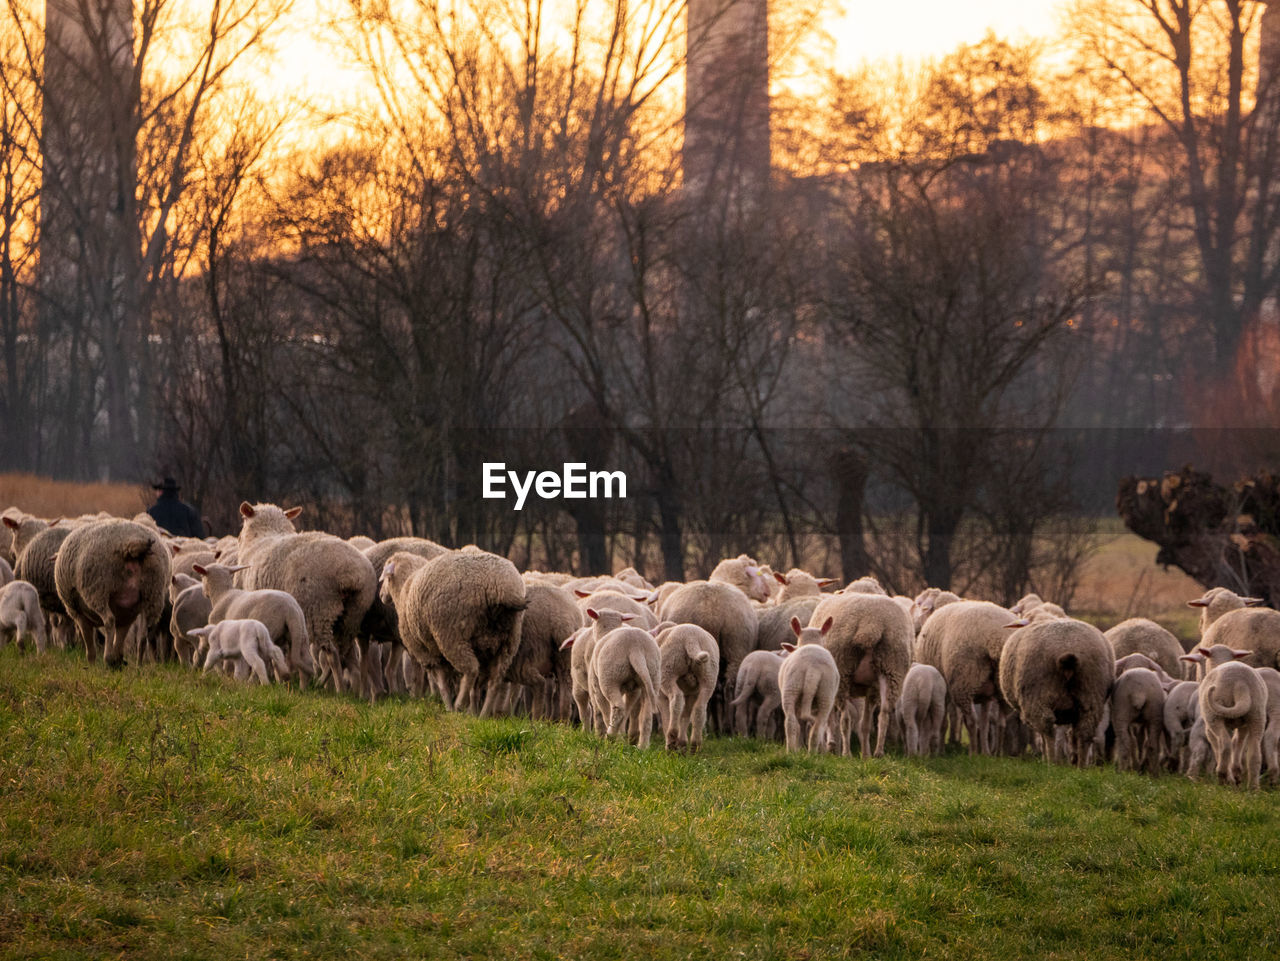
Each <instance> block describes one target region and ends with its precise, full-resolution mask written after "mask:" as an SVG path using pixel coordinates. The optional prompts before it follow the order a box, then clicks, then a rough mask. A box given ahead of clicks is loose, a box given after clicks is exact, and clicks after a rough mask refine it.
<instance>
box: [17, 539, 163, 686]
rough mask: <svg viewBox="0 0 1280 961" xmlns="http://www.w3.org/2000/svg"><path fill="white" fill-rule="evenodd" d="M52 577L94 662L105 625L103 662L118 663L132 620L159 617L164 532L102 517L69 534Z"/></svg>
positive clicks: (149, 623)
mask: <svg viewBox="0 0 1280 961" xmlns="http://www.w3.org/2000/svg"><path fill="white" fill-rule="evenodd" d="M45 533H46V534H47V533H48V531H46V532H45ZM37 540H38V538H37ZM35 543H36V541H33V542H32V545H34V544H35ZM30 549H31V548H30V547H28V549H27V551H26V552H24V555H23V556H24V557H25V556H26V553H28V552H29V551H30ZM53 575H54V584H55V586H56V588H57V591H58V598H59V599H60V600H61V601H62V605H63V607H64V608H65V609H66V612H67V614H68V615H69V616H70V617H71V619H72V620H73V621H74V622H75V625H76V631H77V633H78V634H79V635H80V640H81V642H82V643H83V644H84V647H85V653H86V655H87V657H88V658H89V660H90V661H94V660H96V653H97V643H96V640H95V637H94V630H95V628H98V627H101V628H102V629H103V631H104V632H105V634H106V637H107V644H106V652H105V656H104V660H105V661H106V664H107V666H108V667H119V666H121V665H123V664H124V641H125V636H126V635H127V634H128V632H129V628H130V627H132V626H133V623H134V622H135V621H140V622H141V624H142V627H143V629H144V630H150V629H151V628H152V627H154V626H155V624H156V623H157V622H158V621H159V620H160V615H161V613H162V612H163V610H164V601H165V597H166V593H167V592H166V588H167V586H168V584H169V551H168V550H167V549H166V548H165V546H164V542H163V541H162V540H161V539H160V535H159V534H157V533H156V532H155V531H153V530H152V529H150V528H149V527H146V526H144V525H142V524H135V523H134V522H133V521H123V520H104V521H97V522H94V523H90V524H86V525H85V526H83V527H77V528H76V529H75V530H73V531H72V532H71V533H70V534H69V535H67V538H66V540H65V541H63V542H62V547H61V548H60V549H59V550H58V556H57V560H56V561H55V562H54V569H53Z"/></svg>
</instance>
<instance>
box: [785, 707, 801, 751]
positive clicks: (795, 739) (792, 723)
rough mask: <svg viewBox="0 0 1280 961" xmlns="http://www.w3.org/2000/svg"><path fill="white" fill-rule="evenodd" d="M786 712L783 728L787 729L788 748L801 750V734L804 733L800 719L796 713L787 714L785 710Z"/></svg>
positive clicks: (789, 749)
mask: <svg viewBox="0 0 1280 961" xmlns="http://www.w3.org/2000/svg"><path fill="white" fill-rule="evenodd" d="M784 714H785V717H786V720H785V721H783V729H784V730H785V731H786V735H787V750H788V751H799V750H800V744H801V740H800V736H801V733H802V731H801V727H800V719H799V718H798V717H796V716H795V714H794V713H789V714H787V713H786V712H785V710H784Z"/></svg>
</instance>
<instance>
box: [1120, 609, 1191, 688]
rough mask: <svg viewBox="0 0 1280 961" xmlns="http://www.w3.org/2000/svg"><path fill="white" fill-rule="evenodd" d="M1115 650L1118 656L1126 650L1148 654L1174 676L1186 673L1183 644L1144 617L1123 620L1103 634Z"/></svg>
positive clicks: (1127, 651)
mask: <svg viewBox="0 0 1280 961" xmlns="http://www.w3.org/2000/svg"><path fill="white" fill-rule="evenodd" d="M1103 636H1104V637H1106V639H1107V640H1108V641H1110V642H1111V647H1112V648H1113V649H1114V650H1115V652H1116V660H1119V659H1120V658H1122V657H1124V656H1125V655H1126V654H1145V655H1146V656H1147V657H1149V658H1151V660H1153V661H1155V662H1156V663H1157V664H1159V665H1160V667H1161V669H1162V670H1163V671H1164V672H1165V673H1166V674H1168V675H1170V676H1171V677H1183V676H1184V670H1183V668H1184V666H1185V665H1184V662H1183V661H1181V660H1180V658H1181V657H1182V655H1183V654H1184V653H1185V652H1184V651H1183V649H1182V644H1180V643H1179V642H1178V639H1177V638H1176V637H1174V636H1173V635H1172V634H1171V633H1170V632H1169V631H1167V630H1165V629H1164V628H1163V627H1161V626H1160V625H1159V624H1157V623H1156V622H1155V621H1151V620H1148V619H1147V618H1145V617H1131V618H1129V619H1128V620H1127V621H1121V622H1120V623H1119V624H1117V625H1116V626H1115V627H1113V628H1111V629H1110V630H1109V631H1107V632H1106V633H1105V634H1104V635H1103Z"/></svg>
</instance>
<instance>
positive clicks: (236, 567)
mask: <svg viewBox="0 0 1280 961" xmlns="http://www.w3.org/2000/svg"><path fill="white" fill-rule="evenodd" d="M252 566H253V565H252V564H232V565H231V566H230V567H228V568H227V572H228V573H230V574H238V573H240V572H241V571H247V570H248V569H249V568H250V567H252Z"/></svg>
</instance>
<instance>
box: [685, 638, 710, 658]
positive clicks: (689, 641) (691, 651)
mask: <svg viewBox="0 0 1280 961" xmlns="http://www.w3.org/2000/svg"><path fill="white" fill-rule="evenodd" d="M684 650H685V654H687V655H688V657H689V660H691V661H693V662H694V663H695V664H706V663H707V661H709V660H711V652H710V651H704V650H703V649H702V646H701V645H700V644H699V643H698V642H697V641H696V640H695V639H694V638H692V637H686V638H685V641H684Z"/></svg>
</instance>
